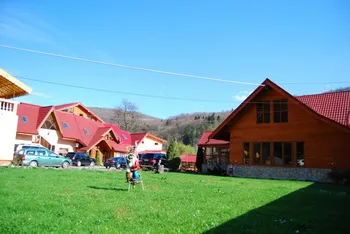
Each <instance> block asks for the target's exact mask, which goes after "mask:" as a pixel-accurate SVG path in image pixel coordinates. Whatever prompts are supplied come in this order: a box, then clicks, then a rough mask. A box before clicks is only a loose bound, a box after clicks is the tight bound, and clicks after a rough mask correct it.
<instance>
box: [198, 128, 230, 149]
mask: <svg viewBox="0 0 350 234" xmlns="http://www.w3.org/2000/svg"><path fill="white" fill-rule="evenodd" d="M211 133H212V131H207V132H203V134H202V136H201V138H200V139H199V141H198V144H197V145H198V146H218V145H221V146H229V145H230V142H228V141H223V140H216V139H210V140H209V138H208V137H209V136H210V134H211Z"/></svg>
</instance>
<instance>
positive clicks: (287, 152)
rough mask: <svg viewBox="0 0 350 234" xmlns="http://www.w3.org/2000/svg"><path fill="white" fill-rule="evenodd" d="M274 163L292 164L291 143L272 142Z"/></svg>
mask: <svg viewBox="0 0 350 234" xmlns="http://www.w3.org/2000/svg"><path fill="white" fill-rule="evenodd" d="M273 151H274V160H275V165H287V166H291V165H292V143H289V142H275V143H274V144H273Z"/></svg>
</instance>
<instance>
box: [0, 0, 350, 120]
mask: <svg viewBox="0 0 350 234" xmlns="http://www.w3.org/2000/svg"><path fill="white" fill-rule="evenodd" d="M349 22H350V2H349V1H347V0H343V1H340V0H339V1H337V0H328V1H323V0H308V1H299V0H295V1H277V0H276V1H268V0H266V1H252V0H245V1H243V0H242V1H233V0H232V1H228V0H226V1H218V0H217V1H205V0H202V1H200V0H198V1H197V0H193V1H182V0H177V1H161V0H158V1H152V0H148V1H112V0H110V1H107V0H99V1H95V0H92V1H85V2H84V4H81V3H80V2H79V1H68V0H61V1H42V0H40V1H39V0H31V1H25V0H2V1H1V2H0V44H5V45H11V46H16V47H22V48H27V49H33V50H40V51H46V52H51V53H58V54H64V55H69V56H75V57H82V58H87V59H92V60H99V61H104V62H111V63H119V64H125V65H130V66H136V67H144V68H149V69H156V70H163V71H171V72H177V73H186V74H191V75H198V76H206V77H215V78H220V79H226V80H235V81H245V82H253V83H261V82H262V81H263V80H264V79H265V78H266V77H269V78H270V79H272V80H273V81H274V82H276V83H277V84H279V85H281V86H282V87H283V88H285V89H286V90H287V91H289V92H290V93H292V94H294V95H302V94H311V93H319V92H324V91H327V90H330V89H334V88H338V87H342V86H350V65H349V64H350V24H349ZM0 67H1V68H3V69H5V70H6V71H7V72H9V73H10V74H12V75H15V76H22V77H27V78H31V79H39V80H47V81H52V82H58V83H65V84H70V85H78V86H86V87H93V88H100V89H108V90H114V91H117V92H118V91H120V92H128V93H136V94H146V95H156V96H168V97H169V96H170V97H179V98H185V99H201V100H212V102H197V101H184V100H169V99H165V98H164V99H161V98H151V97H140V96H135V95H125V94H118V93H104V92H98V91H88V90H82V89H76V88H68V87H62V86H54V85H50V84H45V83H39V82H35V81H32V80H26V79H21V81H23V82H24V83H26V84H28V85H29V86H31V87H32V88H33V94H32V95H31V96H26V97H23V98H18V99H17V100H18V101H24V102H30V103H35V104H39V105H57V104H62V103H68V102H75V101H80V102H82V103H83V104H85V105H86V106H97V107H116V106H118V105H119V104H120V103H121V101H122V99H127V100H129V101H131V102H134V103H136V104H137V106H138V107H139V110H140V111H141V112H143V113H145V114H149V115H152V116H155V117H159V118H167V117H169V116H173V115H177V114H180V113H192V112H214V111H223V110H231V109H232V108H235V107H236V106H237V105H239V104H240V102H241V101H242V100H243V98H244V97H246V96H247V95H248V94H249V93H250V92H252V91H253V90H254V89H255V88H256V87H255V86H251V85H239V84H234V83H223V82H217V81H207V80H200V79H191V78H187V77H179V76H170V75H164V74H157V73H150V72H144V71H137V70H130V69H125V68H119V67H108V66H103V65H98V64H93V63H86V62H79V61H73V60H67V59H62V58H55V57H49V56H43V55H38V54H32V53H26V52H21V51H15V50H9V49H5V48H0ZM338 81H342V82H343V83H334V82H338ZM288 83H307V84H288ZM310 83H317V84H310Z"/></svg>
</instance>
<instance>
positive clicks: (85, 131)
mask: <svg viewBox="0 0 350 234" xmlns="http://www.w3.org/2000/svg"><path fill="white" fill-rule="evenodd" d="M83 130H84V133H85V135H87V136H90V132H89V130H88V129H87V128H84V129H83Z"/></svg>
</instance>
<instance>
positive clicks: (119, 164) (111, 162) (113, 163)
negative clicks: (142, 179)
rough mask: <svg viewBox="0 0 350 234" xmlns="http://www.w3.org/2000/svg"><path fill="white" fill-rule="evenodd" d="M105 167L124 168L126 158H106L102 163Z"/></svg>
mask: <svg viewBox="0 0 350 234" xmlns="http://www.w3.org/2000/svg"><path fill="white" fill-rule="evenodd" d="M103 165H104V166H105V167H106V168H107V169H109V168H111V167H115V168H117V169H119V168H126V159H125V158H123V157H114V158H109V159H107V160H106V161H105V162H104V164H103Z"/></svg>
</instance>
